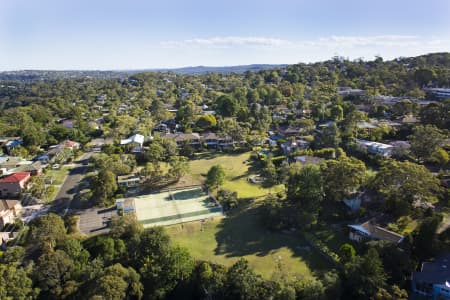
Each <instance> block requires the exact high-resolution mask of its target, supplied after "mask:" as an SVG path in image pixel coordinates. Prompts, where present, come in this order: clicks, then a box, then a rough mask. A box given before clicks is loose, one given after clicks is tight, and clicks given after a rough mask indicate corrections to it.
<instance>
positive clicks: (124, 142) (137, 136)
mask: <svg viewBox="0 0 450 300" xmlns="http://www.w3.org/2000/svg"><path fill="white" fill-rule="evenodd" d="M131 143H137V144H140V145H142V144H143V143H144V136H143V135H142V134H134V135H132V136H130V137H129V138H127V139H123V140H120V144H121V145H127V144H131Z"/></svg>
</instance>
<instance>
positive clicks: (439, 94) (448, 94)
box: [424, 88, 450, 99]
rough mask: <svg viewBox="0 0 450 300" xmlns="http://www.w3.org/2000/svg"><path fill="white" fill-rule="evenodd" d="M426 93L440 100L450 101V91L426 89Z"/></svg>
mask: <svg viewBox="0 0 450 300" xmlns="http://www.w3.org/2000/svg"><path fill="white" fill-rule="evenodd" d="M424 91H425V92H426V93H427V94H429V95H432V96H434V97H436V98H438V99H450V89H445V88H425V89H424Z"/></svg>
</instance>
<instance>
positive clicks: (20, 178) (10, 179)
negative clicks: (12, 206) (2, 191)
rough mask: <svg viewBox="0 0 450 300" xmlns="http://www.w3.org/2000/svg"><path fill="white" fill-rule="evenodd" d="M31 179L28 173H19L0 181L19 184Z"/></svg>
mask: <svg viewBox="0 0 450 300" xmlns="http://www.w3.org/2000/svg"><path fill="white" fill-rule="evenodd" d="M28 177H30V173H28V172H17V173H13V174H11V175H8V176H6V177H3V178H2V179H0V183H17V182H21V181H23V180H24V179H27V178H28Z"/></svg>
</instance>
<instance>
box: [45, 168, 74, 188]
mask: <svg viewBox="0 0 450 300" xmlns="http://www.w3.org/2000/svg"><path fill="white" fill-rule="evenodd" d="M69 171H70V167H62V168H60V169H58V170H53V169H51V170H47V171H46V172H45V174H44V176H45V177H46V178H51V179H52V184H53V185H60V184H62V183H63V181H64V178H66V176H67V174H69Z"/></svg>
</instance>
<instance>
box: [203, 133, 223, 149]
mask: <svg viewBox="0 0 450 300" xmlns="http://www.w3.org/2000/svg"><path fill="white" fill-rule="evenodd" d="M202 137H203V140H204V142H205V144H206V147H207V148H217V146H218V145H219V137H218V136H217V135H216V134H215V133H214V132H208V133H205V134H203V135H202Z"/></svg>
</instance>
